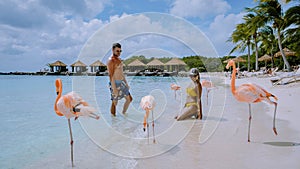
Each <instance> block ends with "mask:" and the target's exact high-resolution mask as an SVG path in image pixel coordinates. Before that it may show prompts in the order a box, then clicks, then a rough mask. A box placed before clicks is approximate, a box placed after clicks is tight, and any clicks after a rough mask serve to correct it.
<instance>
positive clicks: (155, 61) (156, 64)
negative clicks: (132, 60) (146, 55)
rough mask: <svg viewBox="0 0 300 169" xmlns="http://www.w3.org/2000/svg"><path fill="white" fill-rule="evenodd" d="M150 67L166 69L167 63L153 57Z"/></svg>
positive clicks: (148, 65)
mask: <svg viewBox="0 0 300 169" xmlns="http://www.w3.org/2000/svg"><path fill="white" fill-rule="evenodd" d="M147 67H148V69H160V70H164V67H165V64H164V63H163V62H161V61H160V60H158V59H156V58H155V59H153V60H152V61H151V62H149V63H148V64H147Z"/></svg>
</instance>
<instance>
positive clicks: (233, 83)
mask: <svg viewBox="0 0 300 169" xmlns="http://www.w3.org/2000/svg"><path fill="white" fill-rule="evenodd" d="M235 78H236V67H235V63H233V65H232V75H231V92H232V93H233V94H234V93H235Z"/></svg>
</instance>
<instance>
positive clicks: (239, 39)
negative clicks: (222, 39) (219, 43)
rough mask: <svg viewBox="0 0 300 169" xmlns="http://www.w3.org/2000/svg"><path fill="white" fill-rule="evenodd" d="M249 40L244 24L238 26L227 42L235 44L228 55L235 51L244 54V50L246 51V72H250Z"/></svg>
mask: <svg viewBox="0 0 300 169" xmlns="http://www.w3.org/2000/svg"><path fill="white" fill-rule="evenodd" d="M250 40H251V35H250V34H248V33H247V25H246V24H245V23H241V24H238V25H237V26H236V29H235V30H234V31H233V33H232V34H231V37H230V38H229V40H228V41H230V42H233V43H235V44H236V46H234V48H233V49H232V50H231V51H230V52H229V55H230V54H232V53H233V52H235V51H240V52H244V51H245V49H246V48H247V49H248V71H250V44H251V41H250Z"/></svg>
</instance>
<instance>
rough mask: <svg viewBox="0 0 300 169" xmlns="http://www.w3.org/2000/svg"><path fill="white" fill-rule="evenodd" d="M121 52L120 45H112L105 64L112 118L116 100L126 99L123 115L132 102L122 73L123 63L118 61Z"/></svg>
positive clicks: (114, 112)
mask: <svg viewBox="0 0 300 169" xmlns="http://www.w3.org/2000/svg"><path fill="white" fill-rule="evenodd" d="M121 52H122V50H121V44H119V43H114V44H113V46H112V53H113V55H112V56H111V57H110V58H109V60H108V63H107V68H108V74H109V81H110V82H109V85H110V92H111V100H112V104H111V108H110V112H111V114H112V115H113V116H116V106H117V104H118V100H120V99H122V98H124V97H125V99H126V102H125V103H124V107H123V111H122V113H123V114H125V113H126V111H127V109H128V107H129V104H130V103H131V101H132V97H131V95H130V92H129V85H128V83H127V81H126V79H125V76H124V73H123V63H122V61H121V59H120V55H121Z"/></svg>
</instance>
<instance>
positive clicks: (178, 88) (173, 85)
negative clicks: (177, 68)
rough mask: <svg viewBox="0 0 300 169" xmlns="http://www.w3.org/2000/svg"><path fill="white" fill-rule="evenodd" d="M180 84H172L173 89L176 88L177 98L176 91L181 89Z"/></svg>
mask: <svg viewBox="0 0 300 169" xmlns="http://www.w3.org/2000/svg"><path fill="white" fill-rule="evenodd" d="M180 88H181V87H180V86H178V85H177V84H171V90H174V92H175V99H176V92H177V90H180Z"/></svg>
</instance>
